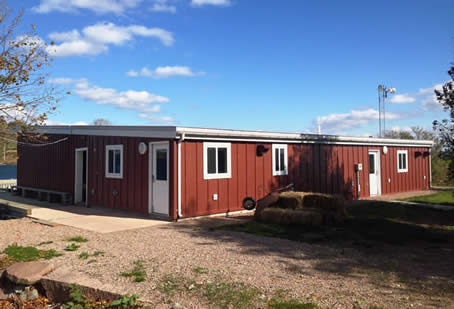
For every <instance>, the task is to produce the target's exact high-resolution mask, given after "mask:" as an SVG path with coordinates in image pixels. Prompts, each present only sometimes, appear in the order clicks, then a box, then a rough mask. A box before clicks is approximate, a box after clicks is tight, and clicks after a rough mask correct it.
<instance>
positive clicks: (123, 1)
mask: <svg viewBox="0 0 454 309" xmlns="http://www.w3.org/2000/svg"><path fill="white" fill-rule="evenodd" d="M141 2H142V0H41V2H40V4H39V5H38V6H35V7H33V8H32V10H33V11H35V12H37V13H49V12H52V11H57V12H64V13H75V12H77V11H79V10H81V9H84V10H90V11H93V12H95V13H97V14H106V13H113V14H117V15H119V14H123V13H124V12H125V11H126V10H127V9H132V8H135V7H137V6H138V5H139V4H140V3H141Z"/></svg>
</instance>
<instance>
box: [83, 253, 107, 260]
mask: <svg viewBox="0 0 454 309" xmlns="http://www.w3.org/2000/svg"><path fill="white" fill-rule="evenodd" d="M100 255H104V251H95V252H94V253H93V254H90V253H88V252H82V253H81V254H79V258H80V259H82V260H87V259H88V258H89V257H96V256H100Z"/></svg>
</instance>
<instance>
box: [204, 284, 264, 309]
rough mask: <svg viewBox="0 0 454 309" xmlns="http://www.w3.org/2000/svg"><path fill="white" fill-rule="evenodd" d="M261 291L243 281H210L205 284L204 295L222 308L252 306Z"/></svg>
mask: <svg viewBox="0 0 454 309" xmlns="http://www.w3.org/2000/svg"><path fill="white" fill-rule="evenodd" d="M258 294H259V291H258V290H257V289H256V288H252V287H249V286H247V285H245V284H243V283H226V282H220V283H210V284H206V285H205V286H204V296H205V297H206V298H207V299H208V301H209V302H210V303H212V304H216V305H217V306H219V307H220V308H232V307H233V308H252V307H254V304H255V302H256V300H257V296H258Z"/></svg>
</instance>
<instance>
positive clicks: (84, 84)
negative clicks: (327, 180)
mask: <svg viewBox="0 0 454 309" xmlns="http://www.w3.org/2000/svg"><path fill="white" fill-rule="evenodd" d="M18 2H19V1H18ZM19 5H22V6H23V7H24V8H25V16H24V19H23V23H22V27H26V26H28V25H29V24H35V25H36V26H37V32H38V35H39V36H40V37H41V38H42V39H43V40H45V41H47V42H50V41H51V40H53V41H55V43H56V45H55V48H53V49H52V51H51V52H52V53H53V56H54V59H55V61H54V62H53V65H52V68H51V73H52V77H51V78H52V81H51V82H53V85H55V86H56V87H58V88H60V89H64V90H71V92H72V94H71V95H70V96H65V99H64V100H63V101H62V102H61V104H60V107H59V109H58V112H57V113H56V114H54V115H52V116H51V117H50V120H49V123H50V124H59V123H65V124H74V123H82V122H83V123H90V122H91V121H93V120H94V119H95V118H106V119H109V120H111V121H112V122H113V123H114V124H118V125H148V124H150V125H165V124H176V125H182V126H197V127H215V128H234V129H253V130H272V131H298V132H310V131H315V130H316V125H315V123H316V119H317V118H319V117H320V122H321V129H322V132H323V133H335V134H349V135H372V134H376V132H377V127H378V120H377V117H378V112H377V105H378V103H377V102H378V99H377V85H378V84H379V83H384V84H385V85H387V86H389V87H395V88H397V91H398V95H395V96H394V97H393V98H391V99H390V100H389V101H388V102H389V104H388V105H387V111H388V112H389V113H388V115H389V119H388V121H387V126H388V127H399V128H401V129H405V128H408V127H409V126H413V125H419V126H423V127H426V128H431V122H432V121H433V120H434V119H439V118H442V117H443V116H444V113H443V112H442V111H441V109H440V108H439V106H438V104H436V103H435V102H434V98H433V91H432V90H433V87H435V86H436V85H439V84H441V83H443V82H445V81H446V80H447V79H448V75H447V73H446V72H447V70H448V68H449V65H450V63H451V62H453V61H454V30H453V29H452V19H451V18H452V12H454V2H453V1H451V0H445V1H443V0H434V1H380V2H370V1H301V0H287V1H273V0H267V1H263V0H260V1H259V0H97V1H82V0H36V1H22V2H21V3H18V4H17V3H14V2H12V1H10V6H12V7H13V8H14V9H19V8H20V6H19Z"/></svg>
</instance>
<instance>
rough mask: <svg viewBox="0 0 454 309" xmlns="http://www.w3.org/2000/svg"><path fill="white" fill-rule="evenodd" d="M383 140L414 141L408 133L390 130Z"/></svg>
mask: <svg viewBox="0 0 454 309" xmlns="http://www.w3.org/2000/svg"><path fill="white" fill-rule="evenodd" d="M384 137H385V138H392V139H415V138H414V137H413V135H411V133H410V132H408V131H400V130H391V131H386V132H385V136H384Z"/></svg>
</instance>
